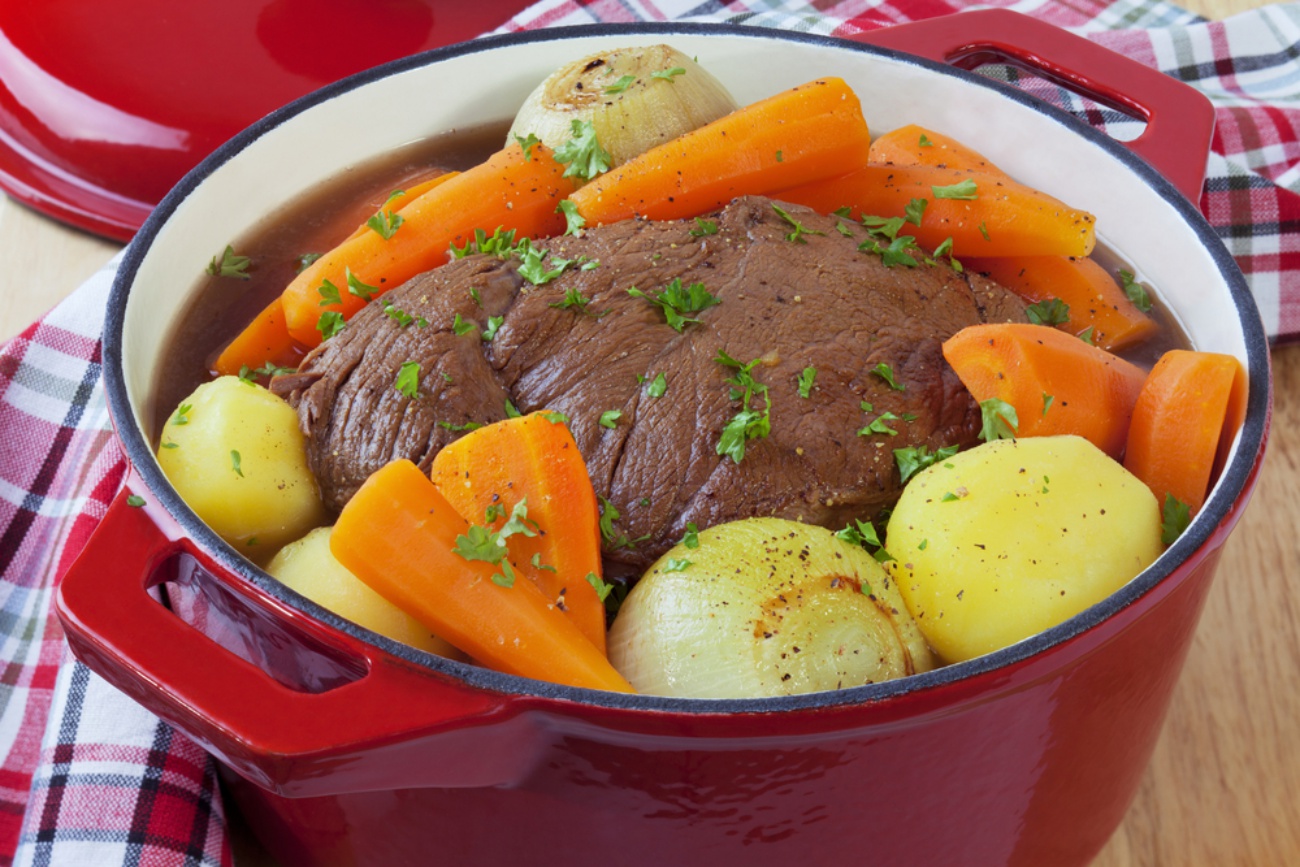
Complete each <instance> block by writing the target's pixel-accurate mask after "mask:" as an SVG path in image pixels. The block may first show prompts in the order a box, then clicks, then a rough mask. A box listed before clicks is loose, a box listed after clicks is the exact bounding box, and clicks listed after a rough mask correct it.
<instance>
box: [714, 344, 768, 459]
mask: <svg viewBox="0 0 1300 867" xmlns="http://www.w3.org/2000/svg"><path fill="white" fill-rule="evenodd" d="M713 360H714V361H716V362H717V363H718V364H721V365H723V366H724V367H731V368H734V369H735V370H736V375H735V376H733V377H731V378H730V379H727V380H726V382H727V384H728V385H730V386H731V387H732V388H731V399H732V400H739V401H740V410H739V411H738V412H737V413H736V414H735V415H734V416H732V417H731V420H730V421H728V422H727V423H726V424H725V425H724V426H723V428H722V435H721V436H720V437H719V438H718V445H717V447H716V451H717V453H718V454H720V455H723V456H725V457H730V458H731V459H732V460H733V461H735V462H736V463H740V462H741V461H742V460H743V459H744V457H745V443H746V442H747V441H749V440H752V439H757V438H759V437H766V436H767V435H768V434H770V433H771V432H772V399H771V397H769V396H768V393H767V386H766V385H763V384H762V383H761V382H759V381H758V380H756V379H754V375H753V370H754V367H755V366H756V365H757V364H758V363H759V361H761V359H759V358H755V359H754V360H752V361H750V362H749V363H748V364H741V363H740V362H739V361H737V360H736V359H734V358H732V357H731V356H730V355H728V354H727V353H726V352H724V351H723V350H721V349H719V350H718V354H717V356H716V357H715V358H714V359H713ZM757 397H762V399H763V409H762V411H759V410H757V409H755V408H754V407H752V406H751V405H750V401H751V400H754V399H755V398H757Z"/></svg>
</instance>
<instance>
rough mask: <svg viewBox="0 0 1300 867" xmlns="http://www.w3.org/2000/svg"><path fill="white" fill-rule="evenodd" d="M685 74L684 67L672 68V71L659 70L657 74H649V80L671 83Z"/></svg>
mask: <svg viewBox="0 0 1300 867" xmlns="http://www.w3.org/2000/svg"><path fill="white" fill-rule="evenodd" d="M685 74H686V67H684V66H674V67H673V68H672V69H661V70H659V71H658V72H652V73H650V77H651V78H659V79H662V80H664V81H672V80H673V79H675V78H676V77H677V76H679V75H685Z"/></svg>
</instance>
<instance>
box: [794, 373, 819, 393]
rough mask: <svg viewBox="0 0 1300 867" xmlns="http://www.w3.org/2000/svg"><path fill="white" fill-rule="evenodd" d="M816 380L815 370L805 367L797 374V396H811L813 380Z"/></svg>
mask: <svg viewBox="0 0 1300 867" xmlns="http://www.w3.org/2000/svg"><path fill="white" fill-rule="evenodd" d="M816 378H817V368H815V367H805V368H804V369H803V372H802V373H800V374H799V385H798V388H799V396H800V397H808V396H809V395H810V394H812V388H813V380H814V379H816Z"/></svg>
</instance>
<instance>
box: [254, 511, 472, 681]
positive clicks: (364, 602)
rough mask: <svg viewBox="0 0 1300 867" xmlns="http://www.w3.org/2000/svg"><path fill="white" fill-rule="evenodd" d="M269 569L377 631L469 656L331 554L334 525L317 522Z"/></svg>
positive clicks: (427, 647)
mask: <svg viewBox="0 0 1300 867" xmlns="http://www.w3.org/2000/svg"><path fill="white" fill-rule="evenodd" d="M266 571H267V572H270V573H271V574H272V575H273V576H275V578H276V579H278V580H279V581H280V582H281V583H282V584H285V585H287V586H288V587H290V588H292V589H294V590H296V591H298V592H299V593H301V594H302V595H303V596H306V597H307V598H308V599H310V600H311V601H313V602H315V603H316V604H318V605H320V606H322V607H324V608H328V609H329V610H330V611H333V612H334V613H335V614H337V615H339V616H340V617H344V618H347V619H348V620H351V621H352V622H353V623H356V624H357V625H359V626H364V627H365V628H366V629H369V630H370V631H372V632H378V633H379V634H380V635H386V636H388V637H389V638H392V639H394V640H396V641H400V642H402V643H403V644H409V645H411V646H412V647H418V648H420V649H421V650H427V651H429V652H430V653H436V654H438V655H439V656H450V657H454V658H461V659H463V658H464V656H463V654H461V653H460V651H458V650H456V648H454V647H452V646H451V645H450V644H448V643H447V642H445V641H443V640H442V639H441V638H439V637H438V636H436V635H434V634H433V633H431V632H429V630H428V629H426V628H424V627H423V626H421V625H420V623H419V621H417V620H416V619H415V618H414V617H412V616H411V615H409V614H407V613H406V612H405V611H403V610H402V609H400V608H398V607H397V606H396V605H394V604H393V603H391V602H389V601H388V600H387V599H385V598H384V597H382V596H380V595H379V594H378V593H376V592H375V591H374V590H371V589H370V586H369V585H368V584H366V583H365V582H364V581H362V580H361V579H359V578H357V577H356V576H355V575H353V574H352V573H351V572H350V571H348V569H347V567H346V566H344V565H343V564H342V563H340V562H339V561H338V560H336V559H335V558H334V555H333V554H332V553H330V528H329V527H317V528H316V529H315V530H312V531H311V532H310V533H308V534H307V535H306V536H303V537H302V538H301V539H299V540H298V541H296V542H290V543H289V544H288V545H285V546H284V547H283V548H281V549H280V552H279V553H278V554H276V555H275V558H274V559H273V560H271V562H270V564H269V565H267V567H266Z"/></svg>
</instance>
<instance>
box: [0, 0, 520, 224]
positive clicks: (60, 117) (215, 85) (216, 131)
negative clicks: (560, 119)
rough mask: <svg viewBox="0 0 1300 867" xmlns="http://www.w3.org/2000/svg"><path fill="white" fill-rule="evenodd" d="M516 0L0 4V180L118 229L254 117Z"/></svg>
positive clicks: (55, 211)
mask: <svg viewBox="0 0 1300 867" xmlns="http://www.w3.org/2000/svg"><path fill="white" fill-rule="evenodd" d="M527 5H529V3H528V0H473V2H464V3H455V4H452V3H447V2H439V0H219V2H216V0H208V2H180V3H178V2H176V0H132V2H114V0H45V2H41V3H5V4H0V187H3V188H4V190H5V191H6V192H8V193H9V194H10V195H11V196H13V197H14V198H16V199H18V200H19V201H22V202H24V203H26V204H28V205H30V206H32V207H34V208H36V209H37V210H39V211H42V212H44V213H46V214H49V215H50V216H52V217H54V218H56V219H59V220H62V221H64V222H66V223H69V224H71V225H74V226H77V227H79V228H83V229H88V230H90V231H92V232H95V233H97V234H100V235H105V236H107V237H110V238H114V239H118V240H127V239H129V238H130V237H131V236H132V235H133V234H134V233H135V231H136V229H138V228H139V226H140V224H141V223H142V222H143V221H144V219H145V217H146V216H148V214H149V212H150V210H152V208H153V206H154V205H155V204H157V202H158V201H159V200H160V199H161V198H162V196H163V195H164V194H165V193H166V192H167V191H168V190H169V189H170V188H171V187H172V185H174V184H175V183H176V182H177V181H178V180H179V179H180V178H181V176H182V175H184V174H185V173H186V172H187V171H189V170H190V169H191V168H192V167H193V166H194V165H195V164H196V163H198V162H199V161H200V160H202V159H203V158H204V157H205V156H207V155H208V154H209V153H210V152H211V151H212V150H213V149H214V148H216V147H217V146H218V145H220V144H221V143H222V142H224V141H225V140H226V139H228V138H230V137H231V136H232V135H234V134H235V133H236V132H238V131H239V130H241V129H243V128H244V127H245V126H247V125H248V124H250V123H251V122H253V121H255V120H257V119H258V118H260V117H261V116H263V115H265V114H266V113H267V112H269V111H271V110H273V109H275V108H277V107H279V106H281V105H283V104H284V103H286V102H288V101H290V100H292V99H294V98H296V97H299V96H301V95H303V94H305V93H308V92H309V91H312V90H315V89H316V88H318V87H320V86H322V85H324V84H328V83H329V82H331V81H334V80H336V79H339V78H342V77H343V76H345V75H349V74H351V73H354V72H359V71H360V70H362V69H367V68H369V67H371V66H374V65H376V64H378V63H383V62H385V61H388V60H392V59H395V58H397V57H403V56H406V55H408V54H412V53H415V52H418V51H423V50H425V49H429V48H436V47H439V46H442V45H449V44H452V43H455V42H462V41H464V40H466V39H472V38H473V37H475V36H478V35H480V34H482V33H484V32H487V31H489V30H492V29H494V28H496V27H498V26H500V25H501V24H503V23H505V22H506V21H507V20H509V19H510V17H511V16H513V15H514V14H516V13H518V12H519V11H520V10H522V9H523V8H524V7H526V6H527Z"/></svg>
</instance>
